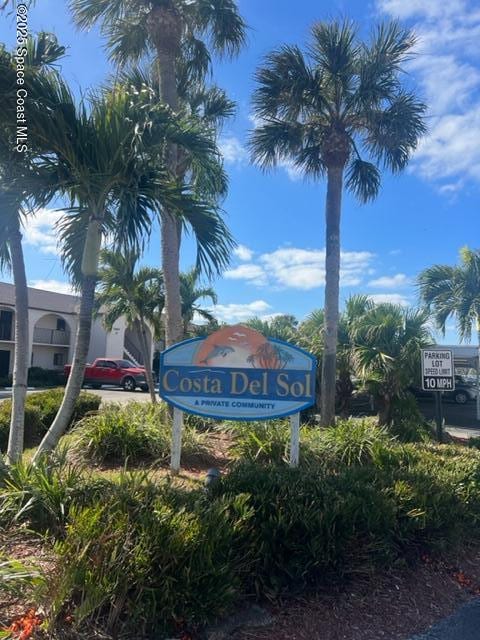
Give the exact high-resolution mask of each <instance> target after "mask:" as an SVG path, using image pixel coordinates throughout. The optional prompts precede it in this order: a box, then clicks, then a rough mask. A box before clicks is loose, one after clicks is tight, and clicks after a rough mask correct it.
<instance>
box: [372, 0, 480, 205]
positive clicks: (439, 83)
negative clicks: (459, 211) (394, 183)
mask: <svg viewBox="0 0 480 640" xmlns="http://www.w3.org/2000/svg"><path fill="white" fill-rule="evenodd" d="M377 5H378V7H379V8H380V10H382V11H383V12H384V13H386V14H388V15H389V16H391V17H398V18H400V19H403V20H407V21H409V24H411V25H412V26H413V27H414V30H415V32H416V34H417V35H418V43H417V45H416V52H417V54H418V55H417V56H416V57H415V58H414V59H413V60H412V61H411V63H410V64H409V69H408V70H409V71H410V72H411V73H413V75H414V76H415V77H416V78H417V79H418V81H419V83H420V86H421V88H422V89H423V93H424V96H425V99H426V102H427V103H428V105H429V108H430V109H429V118H428V126H429V132H428V134H427V136H426V137H425V138H424V139H423V140H422V141H421V144H420V145H419V148H418V151H417V152H416V154H415V156H414V162H413V165H412V166H413V169H415V168H417V169H418V170H419V173H420V175H422V176H423V177H424V178H426V179H427V180H430V181H435V182H437V183H438V182H440V183H441V182H444V181H446V182H447V184H445V185H444V187H445V189H444V190H442V187H440V189H439V190H440V192H441V193H447V194H451V193H452V192H453V191H455V190H458V189H460V188H461V187H462V186H463V183H464V179H465V178H467V179H470V180H474V181H477V182H478V181H480V145H478V142H477V141H478V140H479V139H480V69H479V66H480V10H479V7H478V2H477V1H476V0H448V2H442V1H440V0H377ZM459 178H461V180H458V179H459ZM452 185H454V187H452Z"/></svg>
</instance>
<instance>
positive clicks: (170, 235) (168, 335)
mask: <svg viewBox="0 0 480 640" xmlns="http://www.w3.org/2000/svg"><path fill="white" fill-rule="evenodd" d="M161 244H162V270H163V282H164V287H165V316H166V326H165V342H166V346H167V347H170V346H172V345H173V344H176V343H177V342H180V341H181V340H182V337H183V321H182V300H181V297H180V252H179V241H178V231H177V223H176V220H175V219H174V218H173V216H172V215H171V214H169V212H167V211H164V212H162V232H161Z"/></svg>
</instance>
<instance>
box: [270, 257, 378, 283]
mask: <svg viewBox="0 0 480 640" xmlns="http://www.w3.org/2000/svg"><path fill="white" fill-rule="evenodd" d="M373 257H374V256H373V254H372V253H369V252H368V251H343V252H342V254H341V264H340V281H341V284H342V285H343V286H356V285H358V284H360V283H361V281H362V275H363V273H364V272H365V270H366V269H367V268H368V267H369V266H370V262H371V261H372V259H373ZM260 261H261V262H262V264H263V265H264V267H265V271H266V272H267V274H268V276H269V277H270V280H271V281H273V283H274V284H277V285H280V286H284V287H290V288H293V289H304V290H308V289H314V288H316V287H320V286H322V285H323V284H325V250H323V249H297V248H294V247H288V248H282V249H277V250H276V251H273V252H272V253H266V254H264V255H262V256H260Z"/></svg>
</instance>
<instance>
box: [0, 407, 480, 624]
mask: <svg viewBox="0 0 480 640" xmlns="http://www.w3.org/2000/svg"><path fill="white" fill-rule="evenodd" d="M142 406H143V407H144V413H143V415H144V416H145V415H148V412H147V409H149V410H150V411H152V414H151V415H156V414H155V412H159V411H161V409H160V408H156V409H153V408H151V407H150V405H142ZM124 409H126V407H124ZM135 410H138V411H140V409H139V408H138V407H135V406H133V409H132V411H133V412H135ZM115 412H116V413H115ZM119 412H120V414H121V415H122V419H124V422H125V423H126V422H127V418H128V417H132V416H133V415H134V414H133V413H128V412H123V411H120V407H109V408H108V411H107V414H108V415H117V416H118V415H119ZM99 415H100V414H99ZM90 420H91V418H88V419H86V420H85V421H84V422H88V421H90ZM152 420H153V419H152ZM112 424H113V419H112ZM121 428H123V427H121ZM160 428H161V427H160ZM112 429H113V427H112ZM304 439H305V448H306V450H307V451H308V452H309V453H308V456H309V457H308V459H307V462H308V464H304V465H303V466H302V467H300V468H298V469H290V468H288V467H287V466H286V465H285V464H282V463H280V464H265V462H263V463H261V464H260V463H259V462H258V461H256V462H252V461H250V462H243V463H238V464H237V465H235V466H234V467H233V468H232V469H231V470H230V472H229V473H228V475H226V476H225V477H224V478H223V479H222V480H221V481H220V482H218V483H215V484H213V485H212V487H211V490H210V491H209V493H208V495H207V494H206V493H205V492H204V491H203V489H195V490H193V491H186V490H184V489H180V488H176V487H174V486H173V485H172V483H170V482H168V481H165V482H162V483H158V481H154V480H152V479H151V478H150V477H149V475H148V473H138V472H137V473H131V474H130V473H126V472H122V473H121V474H120V476H119V477H118V479H117V480H116V481H109V480H99V479H95V477H94V476H88V475H87V474H86V471H85V470H84V469H79V468H77V467H73V466H72V465H69V464H67V463H66V462H65V458H63V459H61V460H59V461H58V462H57V463H55V464H53V465H48V466H47V465H46V463H44V462H42V463H41V464H40V465H39V466H38V467H35V468H32V467H26V466H25V465H18V466H17V467H13V468H11V469H9V470H8V471H7V472H4V473H6V475H4V477H3V480H2V479H0V525H2V526H4V527H8V526H10V525H11V524H12V523H13V522H19V523H25V525H26V526H28V527H29V528H32V529H35V530H37V531H48V532H50V533H51V534H53V535H55V537H56V538H57V540H58V543H57V551H58V553H59V562H58V567H57V571H56V572H52V574H51V575H50V586H49V593H50V594H52V595H51V596H50V597H51V598H52V599H53V601H50V602H45V603H44V604H45V606H46V607H47V608H49V607H50V608H49V610H50V611H51V612H52V616H53V618H55V616H61V617H63V615H64V614H66V613H71V614H72V615H73V616H74V620H75V623H76V624H78V625H80V624H81V623H82V622H83V621H85V620H90V621H93V622H95V623H98V624H99V625H102V626H104V627H108V630H109V631H113V630H115V631H119V630H120V628H121V627H122V626H124V625H127V626H130V627H134V628H135V629H136V631H138V632H139V633H140V632H141V634H143V633H148V632H151V631H153V630H154V628H156V627H158V625H159V624H160V623H159V621H161V622H164V623H165V627H166V628H167V627H169V630H170V629H173V628H177V629H178V626H179V625H180V626H181V625H182V624H185V625H188V626H192V625H193V626H195V625H199V624H204V623H205V622H208V621H210V620H211V619H212V618H215V617H216V616H218V615H221V614H223V613H224V612H225V611H226V610H227V609H228V608H229V607H230V606H231V605H232V604H233V603H234V601H235V600H236V599H238V598H241V597H243V596H246V595H251V594H254V593H256V594H257V595H258V596H259V597H265V596H268V597H276V596H278V595H279V594H285V593H292V592H298V591H299V590H304V589H310V588H315V587H316V586H318V585H319V584H321V583H326V582H327V583H329V582H330V581H334V580H341V579H342V577H343V576H346V575H348V574H350V573H353V572H354V573H357V574H358V573H370V572H371V571H372V570H374V569H375V568H376V567H379V566H383V565H385V564H390V563H392V562H394V561H395V560H397V559H398V558H405V557H411V558H412V559H413V558H414V557H415V556H416V555H418V553H419V552H421V551H423V550H424V549H428V548H440V549H442V548H445V547H447V546H448V547H449V548H451V547H452V545H454V544H459V543H462V542H464V541H465V540H466V539H468V540H472V539H473V538H474V537H476V536H477V537H478V532H479V531H480V529H479V524H480V452H478V451H476V450H474V449H467V448H464V447H458V446H450V445H447V446H436V445H430V444H420V445H419V444H399V443H398V442H396V441H395V440H393V439H392V438H391V437H389V436H388V434H387V433H386V432H385V431H382V430H381V429H378V428H377V427H375V425H373V423H372V421H371V420H370V421H369V420H365V421H353V422H351V421H346V422H345V423H342V424H340V425H339V426H338V427H337V428H335V429H331V430H328V429H327V430H320V429H311V430H308V429H307V431H306V432H305V433H304ZM275 455H276V454H275ZM114 628H115V629H114Z"/></svg>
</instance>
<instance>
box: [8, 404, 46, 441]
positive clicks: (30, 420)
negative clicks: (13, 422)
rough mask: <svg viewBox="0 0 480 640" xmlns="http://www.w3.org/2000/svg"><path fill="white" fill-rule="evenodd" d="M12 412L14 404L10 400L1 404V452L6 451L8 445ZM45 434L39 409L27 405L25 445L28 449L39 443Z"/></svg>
mask: <svg viewBox="0 0 480 640" xmlns="http://www.w3.org/2000/svg"><path fill="white" fill-rule="evenodd" d="M11 412H12V403H11V401H10V400H4V401H3V402H1V403H0V450H2V451H6V449H7V445H8V434H9V431H10V415H11ZM43 433H45V427H44V424H43V422H42V420H41V418H40V413H39V411H38V409H37V408H36V407H33V406H30V405H26V407H25V445H26V446H27V447H28V446H33V445H34V444H36V443H38V442H39V441H40V439H41V437H42V435H43Z"/></svg>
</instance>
